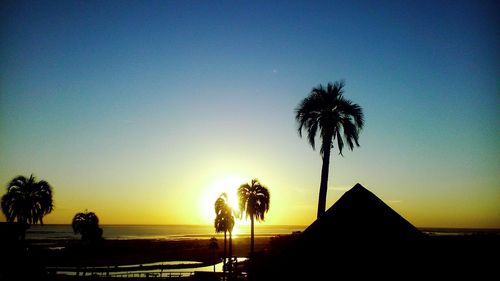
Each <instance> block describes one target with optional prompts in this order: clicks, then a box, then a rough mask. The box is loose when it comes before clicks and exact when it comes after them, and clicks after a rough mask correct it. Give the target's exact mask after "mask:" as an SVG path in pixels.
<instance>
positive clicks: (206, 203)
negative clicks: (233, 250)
mask: <svg viewBox="0 0 500 281" xmlns="http://www.w3.org/2000/svg"><path fill="white" fill-rule="evenodd" d="M247 181H248V180H247V179H246V178H245V177H243V176H239V175H224V176H221V177H218V178H216V179H214V180H213V181H212V182H211V183H210V184H208V185H207V187H206V188H205V192H203V193H202V194H203V195H202V196H201V197H200V204H199V212H200V213H202V214H203V218H204V221H206V222H210V223H211V224H213V223H214V219H215V210H214V203H215V201H216V200H217V198H218V197H219V196H220V195H221V193H223V192H225V193H226V194H227V196H228V200H229V205H230V206H231V208H232V209H233V211H234V213H235V226H234V229H233V236H234V235H237V234H238V233H239V230H238V225H239V224H247V223H248V222H246V220H240V218H239V217H238V216H237V215H238V214H239V213H240V210H239V204H238V195H237V189H238V187H239V186H240V185H242V184H244V183H245V182H247Z"/></svg>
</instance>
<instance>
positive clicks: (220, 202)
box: [214, 192, 234, 272]
mask: <svg viewBox="0 0 500 281" xmlns="http://www.w3.org/2000/svg"><path fill="white" fill-rule="evenodd" d="M214 207H215V221H214V226H215V232H217V233H220V232H224V266H223V268H224V270H225V268H226V258H227V251H226V244H227V243H226V241H227V235H226V233H228V232H229V261H230V262H229V268H228V269H229V271H230V272H231V256H232V254H233V253H232V242H233V239H232V238H233V237H232V232H233V228H234V214H233V210H232V208H231V206H230V205H229V201H228V197H227V194H226V193H225V192H223V193H222V194H221V195H220V196H219V198H217V200H215V206H214Z"/></svg>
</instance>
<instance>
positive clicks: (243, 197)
mask: <svg viewBox="0 0 500 281" xmlns="http://www.w3.org/2000/svg"><path fill="white" fill-rule="evenodd" d="M238 198H239V205H240V210H241V212H245V213H246V217H247V218H248V217H250V231H251V232H250V256H253V252H254V220H257V221H263V220H264V214H265V213H266V212H267V211H269V201H270V199H271V195H270V194H269V190H268V189H267V188H266V187H265V186H263V185H262V184H261V183H260V182H259V181H258V180H257V179H253V180H252V181H251V182H250V184H248V183H245V184H242V185H241V186H240V187H239V188H238Z"/></svg>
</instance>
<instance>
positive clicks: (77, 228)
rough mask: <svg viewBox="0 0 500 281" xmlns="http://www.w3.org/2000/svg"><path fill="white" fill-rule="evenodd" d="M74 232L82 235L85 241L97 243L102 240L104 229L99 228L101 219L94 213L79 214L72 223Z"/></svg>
mask: <svg viewBox="0 0 500 281" xmlns="http://www.w3.org/2000/svg"><path fill="white" fill-rule="evenodd" d="M71 226H72V227H73V232H74V233H75V234H80V235H81V236H82V240H83V241H97V240H100V239H101V238H102V228H100V227H99V218H98V217H97V215H96V214H95V213H93V212H87V211H86V210H85V212H83V213H77V214H76V215H75V216H74V217H73V221H72V223H71Z"/></svg>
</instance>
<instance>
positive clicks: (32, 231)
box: [26, 224, 306, 240]
mask: <svg viewBox="0 0 500 281" xmlns="http://www.w3.org/2000/svg"><path fill="white" fill-rule="evenodd" d="M101 228H102V229H103V237H104V238H105V239H169V240H179V239H200V238H201V239H204V238H210V237H212V236H215V237H221V236H223V234H221V233H219V234H216V233H215V230H214V227H213V226H212V225H101ZM305 228H306V226H301V225H260V224H256V225H255V236H257V237H259V236H261V237H262V236H274V235H284V234H291V233H292V232H295V231H303V230H304V229H305ZM249 235H250V226H249V225H238V226H236V227H235V229H234V230H233V238H238V237H248V236H249ZM26 238H27V239H48V240H54V239H55V240H58V239H80V235H78V234H74V233H73V229H72V228H71V225H64V224H46V225H43V226H41V225H32V226H31V227H30V228H29V229H28V231H27V232H26Z"/></svg>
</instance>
